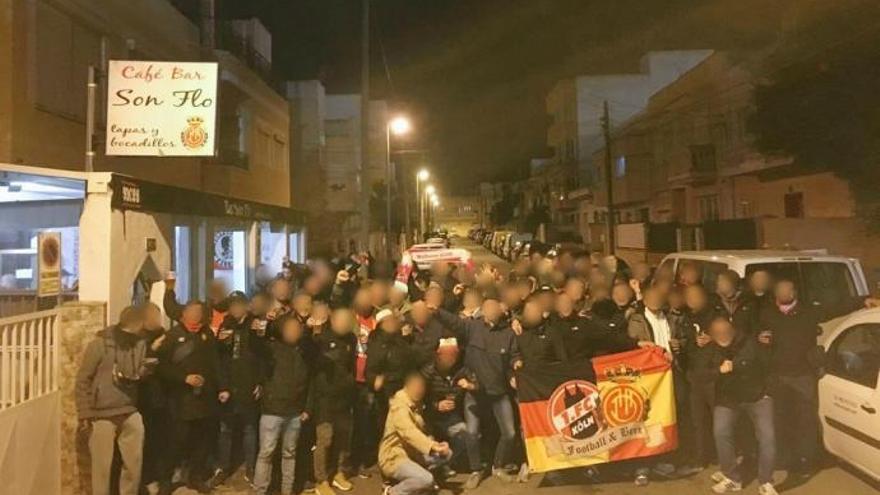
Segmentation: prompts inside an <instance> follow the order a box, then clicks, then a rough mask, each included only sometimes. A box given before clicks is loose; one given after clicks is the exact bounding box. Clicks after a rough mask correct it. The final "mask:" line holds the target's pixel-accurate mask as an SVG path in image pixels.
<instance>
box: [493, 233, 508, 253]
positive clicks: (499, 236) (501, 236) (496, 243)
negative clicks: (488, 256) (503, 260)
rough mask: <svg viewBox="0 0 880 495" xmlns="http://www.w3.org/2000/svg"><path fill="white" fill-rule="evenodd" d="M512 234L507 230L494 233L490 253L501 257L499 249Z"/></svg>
mask: <svg viewBox="0 0 880 495" xmlns="http://www.w3.org/2000/svg"><path fill="white" fill-rule="evenodd" d="M511 234H513V232H511V231H509V230H501V231H498V232H496V233H495V237H494V238H493V239H492V252H493V253H495V254H497V255H499V256H500V255H501V247H502V246H503V245H504V242H505V241H506V240H507V238H508V237H509V236H510V235H511Z"/></svg>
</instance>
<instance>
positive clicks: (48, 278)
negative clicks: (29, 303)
mask: <svg viewBox="0 0 880 495" xmlns="http://www.w3.org/2000/svg"><path fill="white" fill-rule="evenodd" d="M37 264H38V270H37V273H38V278H37V296H38V297H48V296H57V295H58V294H60V293H61V233H60V232H40V234H39V235H38V237H37Z"/></svg>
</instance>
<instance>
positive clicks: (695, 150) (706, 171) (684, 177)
mask: <svg viewBox="0 0 880 495" xmlns="http://www.w3.org/2000/svg"><path fill="white" fill-rule="evenodd" d="M717 176H718V163H717V161H716V157H715V145H713V144H700V145H693V146H691V147H690V164H689V165H688V167H687V168H686V169H685V170H684V171H680V172H679V173H674V174H673V173H671V174H670V175H669V182H670V183H676V184H704V183H707V182H712V181H714V180H715V179H716V177H717Z"/></svg>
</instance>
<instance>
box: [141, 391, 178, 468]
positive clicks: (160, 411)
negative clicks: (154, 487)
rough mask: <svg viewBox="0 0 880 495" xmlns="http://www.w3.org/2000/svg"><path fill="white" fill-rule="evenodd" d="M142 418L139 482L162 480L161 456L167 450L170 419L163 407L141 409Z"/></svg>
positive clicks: (163, 455)
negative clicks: (142, 448) (142, 451)
mask: <svg viewBox="0 0 880 495" xmlns="http://www.w3.org/2000/svg"><path fill="white" fill-rule="evenodd" d="M141 416H142V417H143V418H144V465H143V469H142V471H141V482H142V483H141V484H143V485H146V484H149V483H152V482H154V481H162V480H163V479H164V477H163V468H164V465H163V458H164V457H165V455H166V452H167V450H168V443H169V436H170V432H171V424H170V423H171V419H170V418H169V416H168V411H167V410H165V408H163V407H151V408H144V409H143V410H141Z"/></svg>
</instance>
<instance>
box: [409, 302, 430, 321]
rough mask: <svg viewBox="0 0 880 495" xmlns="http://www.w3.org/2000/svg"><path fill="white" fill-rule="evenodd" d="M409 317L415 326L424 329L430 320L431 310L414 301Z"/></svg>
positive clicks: (422, 303)
mask: <svg viewBox="0 0 880 495" xmlns="http://www.w3.org/2000/svg"><path fill="white" fill-rule="evenodd" d="M409 316H410V318H412V321H413V323H415V324H416V326H419V327H424V326H425V325H427V324H428V320H430V319H431V310H429V309H428V305H427V304H425V302H424V301H416V302H414V303H413V305H412V309H411V310H410V312H409Z"/></svg>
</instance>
